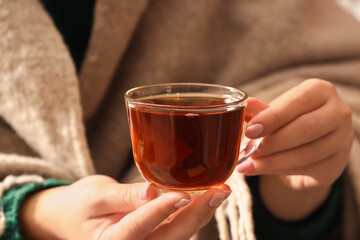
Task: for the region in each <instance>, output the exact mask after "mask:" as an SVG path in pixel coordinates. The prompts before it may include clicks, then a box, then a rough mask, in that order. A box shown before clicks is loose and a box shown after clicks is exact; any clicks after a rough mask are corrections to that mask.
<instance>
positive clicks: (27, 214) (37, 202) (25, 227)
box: [19, 186, 65, 240]
mask: <svg viewBox="0 0 360 240" xmlns="http://www.w3.org/2000/svg"><path fill="white" fill-rule="evenodd" d="M62 188H65V186H60V187H54V188H49V189H44V190H41V191H38V192H35V193H32V194H30V195H29V196H27V197H26V198H25V199H24V200H23V202H22V204H21V206H20V209H19V224H20V229H21V233H22V235H23V236H24V238H25V239H39V240H42V239H44V240H45V239H59V238H58V237H57V236H56V233H55V229H53V227H54V226H57V223H56V219H53V218H52V217H51V216H57V214H55V212H54V211H55V210H56V209H54V208H53V207H52V206H51V205H52V204H51V203H52V199H53V198H54V195H55V193H56V192H57V191H59V190H61V189H62ZM57 218H59V216H57Z"/></svg>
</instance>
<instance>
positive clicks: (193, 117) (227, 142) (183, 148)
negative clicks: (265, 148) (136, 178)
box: [128, 93, 244, 191]
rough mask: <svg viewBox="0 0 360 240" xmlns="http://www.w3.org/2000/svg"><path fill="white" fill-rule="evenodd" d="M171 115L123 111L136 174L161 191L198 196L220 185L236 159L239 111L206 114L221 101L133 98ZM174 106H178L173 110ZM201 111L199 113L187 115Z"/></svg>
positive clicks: (179, 97) (180, 96) (135, 109)
mask: <svg viewBox="0 0 360 240" xmlns="http://www.w3.org/2000/svg"><path fill="white" fill-rule="evenodd" d="M137 102H145V103H152V104H160V105H171V106H174V109H173V110H171V109H170V110H169V109H167V110H166V111H162V110H161V108H158V107H156V105H154V106H155V107H152V108H149V107H146V106H142V105H141V104H140V105H136V106H128V118H129V124H130V131H131V138H132V147H133V155H134V159H135V162H136V164H137V167H138V168H139V170H140V172H141V174H142V175H143V176H144V177H145V178H146V179H147V180H148V181H150V182H152V183H154V184H156V185H157V186H158V187H160V188H162V189H169V190H170V189H177V190H186V191H189V190H191V191H198V190H202V189H207V188H209V187H212V186H217V185H220V184H222V183H223V182H224V181H225V180H226V179H227V178H228V177H229V176H230V174H231V173H232V171H233V170H234V168H235V166H236V164H237V159H238V156H239V148H240V143H241V136H242V129H243V122H244V107H243V106H239V107H236V108H234V109H231V110H224V109H223V108H222V110H221V111H220V112H219V111H218V112H216V111H215V112H211V111H208V110H207V109H206V107H207V106H210V107H211V106H215V105H219V106H220V105H223V104H227V103H228V102H229V99H228V98H226V97H222V96H221V95H220V96H217V95H214V94H212V95H210V94H202V95H201V94H197V95H195V94H189V93H187V94H186V93H185V94H184V93H180V94H171V95H162V96H159V95H158V96H155V97H149V98H142V99H137ZM176 106H181V111H178V108H177V107H176ZM199 107H200V108H201V107H204V111H192V109H194V108H197V109H198V108H199Z"/></svg>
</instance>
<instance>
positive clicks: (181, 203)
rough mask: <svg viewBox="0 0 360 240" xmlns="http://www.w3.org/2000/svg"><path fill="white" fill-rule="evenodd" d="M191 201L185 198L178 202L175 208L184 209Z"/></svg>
mask: <svg viewBox="0 0 360 240" xmlns="http://www.w3.org/2000/svg"><path fill="white" fill-rule="evenodd" d="M190 202H191V201H190V200H189V199H186V198H183V199H180V200H179V201H177V202H176V203H175V205H174V207H175V208H182V207H185V206H186V205H188V204H189V203H190Z"/></svg>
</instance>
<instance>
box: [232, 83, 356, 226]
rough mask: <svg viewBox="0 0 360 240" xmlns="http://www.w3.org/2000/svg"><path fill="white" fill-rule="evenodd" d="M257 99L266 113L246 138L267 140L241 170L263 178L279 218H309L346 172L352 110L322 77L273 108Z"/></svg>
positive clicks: (256, 119)
mask: <svg viewBox="0 0 360 240" xmlns="http://www.w3.org/2000/svg"><path fill="white" fill-rule="evenodd" d="M252 101H253V102H252V103H251V102H250V103H251V104H254V105H257V106H258V107H259V108H262V109H264V110H263V111H262V112H260V113H259V114H258V115H256V116H255V117H254V118H253V119H252V120H251V121H250V123H249V125H248V128H247V131H246V135H247V136H248V137H250V138H257V137H264V139H263V141H262V144H261V146H260V147H259V149H258V151H257V152H256V153H255V154H254V155H253V157H252V159H248V160H247V161H245V162H243V163H242V164H241V165H239V166H238V168H237V169H238V171H240V172H243V173H245V174H247V175H263V176H261V178H260V193H261V196H262V198H263V200H264V202H265V205H267V207H268V208H269V210H270V211H271V212H272V213H273V214H274V215H276V216H278V217H280V218H282V219H285V220H297V219H300V218H303V217H305V216H306V215H308V214H309V213H311V212H312V211H313V210H314V209H315V208H316V207H318V206H319V205H320V204H321V203H322V202H323V201H324V199H326V197H327V195H328V193H329V191H330V188H331V185H332V184H333V183H334V181H335V180H336V179H337V178H338V177H339V176H340V175H341V174H342V172H343V171H344V168H345V166H346V164H347V159H348V155H349V151H350V149H351V146H352V142H353V129H352V123H351V111H350V109H349V107H348V106H347V105H346V104H345V103H344V102H343V101H342V100H341V99H340V97H339V96H338V94H337V92H336V89H335V87H334V86H333V85H332V84H331V83H329V82H327V81H324V80H319V79H310V80H307V81H304V82H303V83H302V84H300V85H298V86H296V87H295V88H293V89H290V90H289V91H287V92H285V93H284V94H282V95H281V96H279V97H278V98H276V99H275V100H274V101H272V102H271V104H270V107H268V106H267V105H266V104H264V103H261V102H259V101H257V100H252ZM290 201H291V202H292V204H288V203H289V202H290ZM297 203H298V205H297ZM286 206H288V207H286Z"/></svg>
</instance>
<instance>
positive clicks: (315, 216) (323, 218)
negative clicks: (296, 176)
mask: <svg viewBox="0 0 360 240" xmlns="http://www.w3.org/2000/svg"><path fill="white" fill-rule="evenodd" d="M247 183H248V185H249V187H250V189H251V193H252V197H253V217H254V225H255V235H256V237H257V239H261V240H266V239H278V240H287V239H291V240H300V239H301V240H303V239H306V240H319V239H337V238H336V236H338V234H339V233H340V227H341V218H342V217H341V212H342V178H339V179H338V180H337V181H336V182H335V183H334V184H333V187H332V190H331V193H330V195H329V197H328V198H327V200H326V201H325V202H324V203H323V204H322V206H320V207H319V208H318V209H317V210H316V211H315V212H314V213H312V214H311V215H310V216H309V217H307V218H305V219H303V220H301V221H296V222H286V221H282V220H279V219H277V218H276V217H274V216H273V215H272V214H271V213H270V212H269V211H268V210H267V209H266V207H265V206H264V204H263V203H262V200H261V197H260V194H259V190H258V184H259V177H258V176H253V177H248V178H247ZM289 204H291V203H289Z"/></svg>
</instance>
